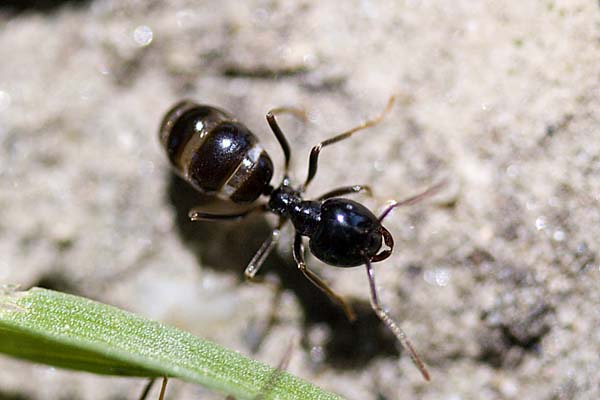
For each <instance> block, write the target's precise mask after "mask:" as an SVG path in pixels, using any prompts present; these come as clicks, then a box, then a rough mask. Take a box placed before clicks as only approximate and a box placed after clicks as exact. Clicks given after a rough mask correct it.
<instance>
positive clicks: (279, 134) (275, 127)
mask: <svg viewBox="0 0 600 400" xmlns="http://www.w3.org/2000/svg"><path fill="white" fill-rule="evenodd" d="M283 113H289V114H294V115H295V116H296V117H298V118H300V119H302V120H303V121H306V120H308V118H307V116H306V111H304V110H301V109H299V108H288V107H279V108H273V109H272V110H269V112H268V113H267V122H268V123H269V126H270V127H271V130H272V131H273V134H275V137H276V138H277V141H278V142H279V145H280V146H281V149H282V150H283V156H284V159H285V167H284V176H285V178H287V176H288V171H289V168H290V158H291V151H290V145H289V143H288V141H287V139H286V138H285V135H284V134H283V131H282V130H281V128H280V127H279V124H277V120H276V119H275V115H276V114H283Z"/></svg>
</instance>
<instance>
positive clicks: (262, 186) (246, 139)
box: [159, 97, 442, 380]
mask: <svg viewBox="0 0 600 400" xmlns="http://www.w3.org/2000/svg"><path fill="white" fill-rule="evenodd" d="M393 104H394V97H391V98H390V100H389V101H388V104H387V107H386V108H385V110H384V111H383V112H382V113H381V114H380V115H378V116H377V117H375V118H373V119H370V120H367V121H365V122H363V123H362V124H360V125H358V126H356V127H354V128H352V129H350V130H348V131H346V132H344V133H341V134H339V135H336V136H334V137H332V138H330V139H327V140H325V141H323V142H321V143H319V144H317V145H316V146H314V147H313V148H312V150H311V152H310V159H309V166H308V177H307V178H306V180H305V181H304V183H303V184H301V185H300V186H292V184H291V181H290V178H289V175H288V171H289V165H290V156H291V151H290V146H289V144H288V142H287V140H286V138H285V135H284V134H283V132H282V131H281V128H280V127H279V125H278V124H277V121H276V119H275V115H277V114H280V113H291V114H295V115H296V116H300V117H303V116H304V113H303V111H301V110H298V109H294V108H276V109H273V110H271V111H269V112H268V113H267V116H266V117H267V122H268V124H269V126H270V127H271V130H272V131H273V133H274V134H275V137H276V138H277V141H278V142H279V144H280V146H281V148H282V150H283V154H284V157H285V164H284V175H283V179H282V181H281V183H280V184H279V186H277V187H273V186H271V185H270V181H271V178H272V176H273V163H272V161H271V158H270V157H269V155H268V154H267V153H266V151H265V150H263V148H262V147H261V146H260V144H258V139H257V138H256V137H255V136H254V134H252V132H250V130H249V129H248V128H247V127H246V126H245V125H243V124H242V123H240V122H238V121H236V120H235V119H234V118H232V117H231V116H230V115H229V114H227V113H226V112H225V111H223V110H220V109H218V108H215V107H211V106H206V105H198V104H196V103H193V102H191V101H182V102H180V103H178V104H177V105H175V106H174V107H173V108H172V109H171V110H169V112H168V113H167V114H166V116H165V117H164V119H163V121H162V125H161V128H160V132H159V137H160V141H161V143H162V144H163V146H164V148H165V150H166V152H167V154H168V156H169V160H170V161H171V164H172V165H173V167H174V169H175V171H176V172H177V173H178V174H179V175H180V176H181V177H183V178H184V179H185V180H186V181H187V182H189V183H190V184H191V185H192V186H194V187H195V188H196V189H197V190H199V191H200V192H202V193H204V194H211V195H215V196H218V197H220V198H222V199H225V200H229V201H231V202H233V203H236V204H246V205H251V204H252V203H253V202H254V201H256V200H257V199H258V198H259V197H260V196H261V195H264V196H268V197H269V200H268V202H267V203H263V204H260V205H257V206H252V207H249V208H248V209H247V210H245V211H243V212H239V213H233V214H210V213H206V212H203V211H202V210H200V209H192V210H191V211H190V213H189V216H190V218H191V220H192V221H200V220H233V219H238V218H242V217H245V216H247V215H248V214H250V213H253V212H257V211H259V212H271V213H274V214H276V215H277V216H278V217H279V222H278V224H277V226H276V227H275V229H273V231H272V233H271V236H270V237H268V238H267V239H266V240H265V242H264V243H263V244H262V246H261V247H260V248H259V250H258V252H257V253H256V255H255V256H254V257H253V258H252V260H250V263H249V264H248V266H247V267H246V270H245V275H246V277H247V278H248V279H250V280H252V279H254V278H255V276H256V274H257V272H258V270H259V269H260V267H261V265H262V264H263V262H264V261H265V259H266V258H267V257H268V255H269V254H270V253H271V251H272V250H273V248H274V247H275V244H276V243H277V242H278V240H279V237H280V231H281V229H282V227H283V226H284V225H285V224H286V223H287V222H288V221H291V222H292V225H293V226H294V229H295V230H296V235H295V239H294V245H293V253H294V259H295V260H296V263H297V265H298V268H299V269H300V271H301V272H302V273H303V274H304V276H305V277H306V278H307V279H308V280H309V281H311V282H312V283H313V284H314V285H315V286H317V287H318V288H319V289H321V290H322V291H323V292H324V293H325V294H327V295H328V296H329V298H331V300H332V301H334V302H335V303H337V304H339V305H340V306H341V307H342V308H343V310H344V312H345V313H346V315H347V317H348V319H350V320H351V321H352V320H354V319H355V318H356V316H355V314H354V311H353V310H352V308H351V307H350V305H349V304H348V303H347V302H346V301H345V300H344V299H343V298H342V297H340V296H339V295H338V294H336V293H335V292H334V291H333V290H332V289H331V288H330V287H329V286H327V284H326V283H325V282H324V281H323V280H322V279H321V278H320V277H319V276H318V275H316V274H315V273H314V272H312V271H311V270H310V269H309V268H308V267H307V265H306V263H305V261H304V245H303V243H302V237H303V236H307V237H308V238H309V248H310V250H311V252H312V253H313V254H314V255H315V256H316V257H317V258H318V259H320V260H322V261H324V262H325V263H327V264H329V265H332V266H336V267H356V266H359V265H365V267H366V270H367V276H368V279H369V287H370V291H371V306H372V308H373V310H374V311H375V313H376V314H377V316H378V317H379V318H380V319H381V320H382V321H383V322H384V323H385V324H386V326H387V327H388V328H389V329H390V330H391V331H392V332H393V333H394V335H395V336H396V337H397V338H398V340H399V342H400V343H401V344H402V346H403V347H404V348H405V349H406V350H408V352H409V354H410V356H411V358H412V360H413V362H414V364H415V365H416V366H417V368H419V370H420V371H421V374H422V375H423V377H424V378H425V379H426V380H429V379H430V378H429V372H428V371H427V368H426V367H425V364H424V363H423V361H422V360H421V358H420V357H419V355H418V354H417V352H416V351H415V350H414V349H413V347H412V345H411V343H410V341H409V340H408V338H407V336H406V334H405V333H404V331H403V330H402V329H401V328H400V326H399V325H398V323H396V321H394V320H393V319H392V317H391V316H390V315H389V314H388V313H387V312H386V311H385V309H384V308H383V307H382V306H381V303H380V302H379V298H378V296H377V291H376V286H375V276H374V274H373V268H372V263H374V262H379V261H382V260H385V259H386V258H388V257H389V256H390V255H391V253H392V250H393V248H394V240H393V238H392V235H391V234H390V232H389V231H388V230H387V229H386V228H384V227H383V226H382V224H381V222H382V221H383V220H384V219H385V218H386V217H387V216H388V214H389V213H390V212H391V211H392V210H393V209H394V208H396V207H399V206H404V205H410V204H414V203H417V202H418V201H421V200H422V199H423V198H425V197H427V196H430V195H432V194H433V193H435V192H436V191H437V190H438V189H439V188H440V186H441V185H442V184H438V185H435V186H433V187H431V188H429V189H428V190H426V191H424V192H423V193H420V194H418V195H416V196H413V197H411V198H408V199H406V200H403V201H400V202H393V203H392V204H390V205H389V206H388V207H387V208H386V209H385V210H384V211H383V213H381V215H379V216H375V215H374V214H373V213H372V212H371V211H369V209H367V208H366V207H365V206H363V205H362V204H360V203H358V202H356V201H352V200H349V199H346V198H341V197H339V196H343V195H346V194H351V193H358V192H367V193H370V192H371V190H370V187H369V186H364V185H355V186H345V187H340V188H337V189H334V190H332V191H329V192H327V193H325V194H323V195H322V196H319V197H317V199H316V200H304V199H303V198H302V195H303V193H304V192H305V190H306V188H307V187H308V185H309V184H310V182H311V181H312V180H313V178H314V177H315V174H316V173H317V166H318V162H319V154H320V153H321V150H322V149H323V148H324V147H326V146H329V145H331V144H334V143H337V142H339V141H342V140H344V139H347V138H349V137H350V136H352V135H353V134H354V133H356V132H358V131H360V130H363V129H365V128H368V127H372V126H374V125H376V124H378V123H379V122H381V120H382V119H383V117H384V116H385V114H387V113H388V112H389V111H390V110H391V108H392V106H393ZM383 244H385V246H386V247H387V248H385V249H383V250H382V249H381V248H382V245H383Z"/></svg>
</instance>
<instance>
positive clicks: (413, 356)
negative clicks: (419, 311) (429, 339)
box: [365, 258, 431, 381]
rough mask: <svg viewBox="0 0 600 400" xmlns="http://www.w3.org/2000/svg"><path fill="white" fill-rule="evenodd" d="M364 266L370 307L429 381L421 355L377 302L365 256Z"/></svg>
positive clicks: (373, 279)
mask: <svg viewBox="0 0 600 400" xmlns="http://www.w3.org/2000/svg"><path fill="white" fill-rule="evenodd" d="M365 266H366V267H367V275H368V277H369V287H370V289H371V307H372V308H373V311H375V314H377V316H378V317H379V319H381V320H382V321H383V323H385V324H386V325H387V327H388V328H389V329H390V330H391V331H392V332H393V333H394V335H395V336H396V338H397V339H398V341H399V342H400V344H401V345H402V347H404V349H405V350H407V351H408V353H409V354H410V358H411V359H412V361H413V363H414V364H415V365H416V367H417V368H418V369H419V371H421V374H422V375H423V378H425V380H426V381H429V380H430V379H431V378H430V376H429V371H427V367H426V366H425V363H424V362H423V360H421V357H419V355H418V354H417V352H416V351H415V349H414V348H413V346H412V344H411V343H410V340H408V337H407V336H406V333H404V331H403V330H402V328H400V325H398V323H397V322H396V321H394V320H393V319H392V317H390V315H389V314H388V313H387V312H386V311H385V310H384V309H383V307H382V306H381V304H380V303H379V299H378V298H377V290H376V289H375V275H374V274H373V268H372V267H371V261H370V260H369V259H368V258H367V259H365Z"/></svg>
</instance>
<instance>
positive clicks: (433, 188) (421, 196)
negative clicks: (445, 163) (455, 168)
mask: <svg viewBox="0 0 600 400" xmlns="http://www.w3.org/2000/svg"><path fill="white" fill-rule="evenodd" d="M446 184H447V182H446V181H445V180H444V181H442V182H440V183H438V184H435V185H433V186H431V187H430V188H429V189H427V190H425V191H424V192H422V193H419V194H417V195H415V196H412V197H409V198H408V199H405V200H402V201H391V202H390V203H389V205H388V206H387V207H386V209H385V210H384V211H383V212H382V213H381V215H380V216H379V222H381V221H383V220H384V219H385V217H387V216H388V214H389V213H390V212H391V211H392V210H393V209H394V208H396V207H401V206H412V205H413V204H417V203H419V202H421V201H423V200H425V199H426V198H428V197H431V196H433V195H434V194H436V193H438V192H439V191H440V189H442V188H443V187H444V186H446Z"/></svg>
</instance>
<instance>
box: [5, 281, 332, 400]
mask: <svg viewBox="0 0 600 400" xmlns="http://www.w3.org/2000/svg"><path fill="white" fill-rule="evenodd" d="M0 352H1V353H5V354H8V355H11V356H14V357H18V358H23V359H27V360H30V361H34V362H39V363H44V364H49V365H54V366H57V367H61V368H69V369H74V370H81V371H88V372H93V373H97V374H110V375H124V376H146V377H159V376H170V377H176V378H180V379H182V380H185V381H188V382H194V383H198V384H200V385H203V386H205V387H207V388H210V389H213V390H216V391H220V392H223V393H225V394H230V395H233V396H235V397H236V398H237V399H252V398H253V397H254V396H256V395H257V394H258V393H260V391H261V388H262V387H263V386H264V384H266V383H267V382H269V379H270V377H272V376H273V375H272V374H273V373H274V371H275V370H274V369H273V368H272V367H269V366H267V365H265V364H262V363H259V362H258V361H255V360H252V359H249V358H247V357H244V356H242V355H241V354H239V353H236V352H234V351H232V350H228V349H225V348H223V347H221V346H218V345H216V344H214V343H211V342H208V341H206V340H203V339H200V338H198V337H195V336H193V335H191V334H189V333H186V332H183V331H181V330H178V329H176V328H173V327H170V326H165V325H162V324H160V323H157V322H154V321H150V320H147V319H145V318H142V317H140V316H137V315H135V314H131V313H128V312H126V311H123V310H120V309H117V308H115V307H111V306H108V305H105V304H101V303H97V302H94V301H91V300H89V299H85V298H82V297H77V296H72V295H68V294H64V293H59V292H54V291H51V290H45V289H40V288H33V289H31V290H28V291H9V290H4V291H2V289H1V288H0ZM264 398H265V399H320V400H321V399H322V400H325V399H341V397H339V396H337V395H334V394H331V393H328V392H325V391H323V390H321V389H319V388H318V387H316V386H314V385H312V384H310V383H308V382H306V381H303V380H301V379H300V378H297V377H294V376H293V375H290V374H288V373H287V372H281V374H280V376H278V378H277V380H276V381H275V383H274V384H273V386H271V387H270V389H269V390H268V393H265V394H264Z"/></svg>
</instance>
